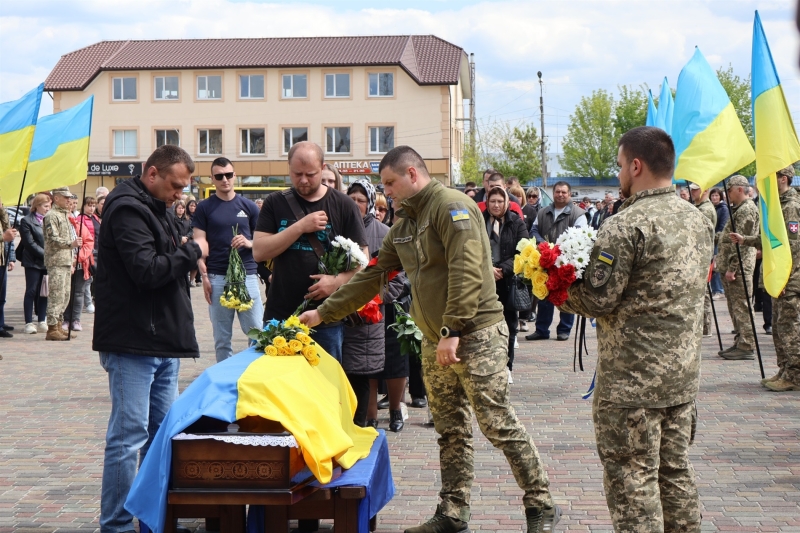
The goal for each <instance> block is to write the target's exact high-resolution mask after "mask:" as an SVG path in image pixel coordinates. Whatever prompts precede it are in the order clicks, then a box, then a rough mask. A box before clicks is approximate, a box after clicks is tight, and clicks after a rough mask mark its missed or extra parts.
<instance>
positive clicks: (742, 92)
mask: <svg viewBox="0 0 800 533" xmlns="http://www.w3.org/2000/svg"><path fill="white" fill-rule="evenodd" d="M717 78H718V79H719V82H720V83H721V84H722V87H723V88H724V89H725V92H726V93H728V98H730V100H731V103H732V104H733V108H734V109H735V110H736V115H737V116H738V117H739V122H741V123H742V128H744V132H745V133H746V134H747V137H748V138H749V139H750V144H751V145H752V146H755V141H754V139H753V114H752V108H751V107H750V74H748V75H747V78H745V79H742V78H740V77H739V76H737V75H736V74H734V73H733V67H732V66H731V65H730V64H728V68H727V69H723V68H722V67H720V68H719V69H717ZM755 173H756V164H755V161H754V162H752V163H750V164H749V165H747V166H746V167H744V168H743V169H741V170H740V171H739V174H743V175H745V176H754V175H755Z"/></svg>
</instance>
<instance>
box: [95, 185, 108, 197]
mask: <svg viewBox="0 0 800 533" xmlns="http://www.w3.org/2000/svg"><path fill="white" fill-rule="evenodd" d="M101 196H108V187H102V186H101V187H98V188H97V189H95V191H94V197H95V198H100V197H101Z"/></svg>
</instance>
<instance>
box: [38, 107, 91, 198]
mask: <svg viewBox="0 0 800 533" xmlns="http://www.w3.org/2000/svg"><path fill="white" fill-rule="evenodd" d="M93 103H94V96H90V97H89V98H87V99H86V100H84V101H83V102H82V103H80V104H78V105H76V106H75V107H71V108H70V109H67V110H66V111H62V112H61V113H56V114H54V115H50V116H47V117H42V118H41V119H40V120H39V123H38V124H37V125H36V133H35V135H34V136H33V147H32V148H31V157H30V162H29V163H28V177H27V179H26V180H25V190H24V197H27V196H28V195H29V194H32V193H35V192H39V191H49V190H51V189H56V188H58V187H66V186H68V185H75V184H76V183H80V182H81V181H83V180H85V179H86V171H87V169H88V166H89V135H90V133H91V131H92V105H93Z"/></svg>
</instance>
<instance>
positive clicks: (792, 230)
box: [786, 222, 800, 234]
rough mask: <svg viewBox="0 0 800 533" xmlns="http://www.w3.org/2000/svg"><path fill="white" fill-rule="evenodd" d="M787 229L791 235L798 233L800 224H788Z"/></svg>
mask: <svg viewBox="0 0 800 533" xmlns="http://www.w3.org/2000/svg"><path fill="white" fill-rule="evenodd" d="M786 228H787V229H788V230H789V233H795V234H796V233H797V231H798V230H800V222H787V223H786Z"/></svg>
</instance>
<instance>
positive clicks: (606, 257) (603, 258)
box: [597, 251, 614, 265]
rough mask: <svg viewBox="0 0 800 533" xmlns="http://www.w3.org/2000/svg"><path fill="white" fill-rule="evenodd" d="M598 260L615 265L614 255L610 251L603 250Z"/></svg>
mask: <svg viewBox="0 0 800 533" xmlns="http://www.w3.org/2000/svg"><path fill="white" fill-rule="evenodd" d="M597 260H598V261H602V262H603V263H605V264H607V265H613V264H614V256H613V255H611V254H610V253H608V252H603V251H601V252H600V255H599V256H597Z"/></svg>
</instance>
